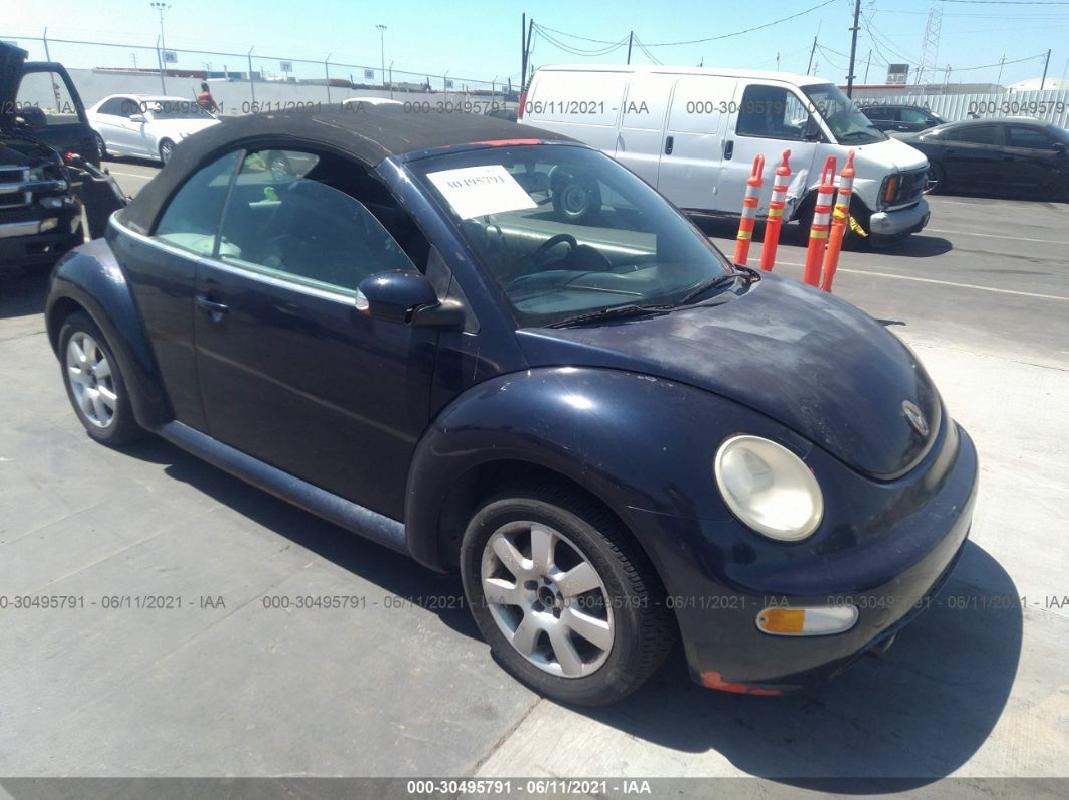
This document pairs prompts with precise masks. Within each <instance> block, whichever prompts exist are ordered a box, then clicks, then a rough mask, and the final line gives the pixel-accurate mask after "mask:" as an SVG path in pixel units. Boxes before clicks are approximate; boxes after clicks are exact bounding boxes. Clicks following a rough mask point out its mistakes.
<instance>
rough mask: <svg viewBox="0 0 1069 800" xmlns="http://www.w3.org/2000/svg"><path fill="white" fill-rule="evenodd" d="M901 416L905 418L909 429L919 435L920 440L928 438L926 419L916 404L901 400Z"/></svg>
mask: <svg viewBox="0 0 1069 800" xmlns="http://www.w3.org/2000/svg"><path fill="white" fill-rule="evenodd" d="M902 414H903V416H905V418H906V421H907V422H908V423H909V425H910V427H911V428H913V430H915V431H916V432H917V433H918V434H920V436H921V437H922V438H924V437H927V436H928V432H929V430H930V428H929V427H928V419H927V418H926V417H925V416H924V412H923V411H921V410H920V407H919V406H918V405H917V404H916V403H911V402H910V401H909V400H903V401H902Z"/></svg>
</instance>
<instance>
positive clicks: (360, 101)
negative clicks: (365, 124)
mask: <svg viewBox="0 0 1069 800" xmlns="http://www.w3.org/2000/svg"><path fill="white" fill-rule="evenodd" d="M341 104H342V105H343V106H345V107H347V108H350V109H355V110H357V111H359V110H360V109H361V108H364V107H365V106H403V105H404V103H402V102H401V101H400V100H391V99H390V98H389V97H378V96H377V95H357V96H356V97H350V98H348V99H346V100H342V102H341Z"/></svg>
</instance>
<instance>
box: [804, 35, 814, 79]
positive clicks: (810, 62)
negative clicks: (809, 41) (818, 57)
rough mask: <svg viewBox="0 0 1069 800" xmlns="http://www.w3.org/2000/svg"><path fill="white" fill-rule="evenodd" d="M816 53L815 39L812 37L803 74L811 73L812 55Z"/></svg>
mask: <svg viewBox="0 0 1069 800" xmlns="http://www.w3.org/2000/svg"><path fill="white" fill-rule="evenodd" d="M815 52H817V37H816V36H814V37H813V46H812V47H810V48H809V66H808V67H806V68H805V74H806V75H808V74H809V73H810V72H812V71H813V54H814V53H815Z"/></svg>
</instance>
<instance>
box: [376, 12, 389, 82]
mask: <svg viewBox="0 0 1069 800" xmlns="http://www.w3.org/2000/svg"><path fill="white" fill-rule="evenodd" d="M375 27H376V28H378V29H379V68H380V70H381V74H382V82H383V83H386V26H385V25H376V26H375Z"/></svg>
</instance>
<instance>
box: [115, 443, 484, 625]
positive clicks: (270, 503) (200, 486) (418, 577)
mask: <svg viewBox="0 0 1069 800" xmlns="http://www.w3.org/2000/svg"><path fill="white" fill-rule="evenodd" d="M124 451H125V452H126V453H127V455H130V456H132V457H134V458H138V459H141V460H144V461H150V462H153V463H157V464H164V465H166V466H165V467H164V472H165V473H166V474H167V475H169V476H170V477H172V478H174V479H175V480H178V481H182V482H183V483H186V484H188V485H189V486H192V487H194V488H195V489H197V490H198V491H200V492H203V493H204V494H205V495H207V496H208V497H211V498H212V499H214V500H215V501H217V502H219V503H221V504H223V505H225V506H227V507H228V508H230V509H232V510H234V511H236V512H237V513H239V514H241V515H243V516H245V517H247V518H248V519H250V520H252V521H253V522H255V523H257V524H259V525H261V526H263V527H264V528H266V529H267V530H269V531H271V532H272V533H276V534H278V535H279V536H283V537H285V538H286V539H289V540H290V541H291V542H293V543H294V544H296V545H299V546H300V547H303V548H305V549H307V550H310V551H312V552H313V553H316V554H317V555H319V556H321V557H323V558H325V559H327V560H328V561H331V562H332V563H334V564H337V565H338V566H339V567H341V568H343V569H345V570H348V571H349V572H351V573H353V574H354V575H359V576H360V577H362V578H364V579H366V580H367V581H369V582H371V583H373V584H375V585H377V586H379V587H381V588H382V590H383V592H384V593H385V594H389V595H392V596H395V597H402V598H405V599H406V600H409V601H410V602H412V603H414V604H422V605H424V606H425V607H427V609H428V610H430V611H433V612H435V613H436V614H437V615H438V616H439V618H440V619H441V620H442V622H443V623H444V624H445V625H447V626H448V627H449V628H451V629H453V630H455V631H457V632H458V633H462V634H464V635H466V636H470V637H472V638H476V639H479V638H480V634H479V629H478V627H477V626H476V624H475V620H474V619H473V618H472V616H471V614H470V612H469V611H468V609H467V601H466V600H465V598H464V587H463V584H462V583H461V580H460V576H459V575H442V574H439V573H436V572H433V571H431V570H429V569H427V568H425V567H423V566H421V565H419V564H417V563H416V562H415V561H413V560H412V559H410V558H408V557H406V556H403V555H401V554H399V553H395V552H394V551H392V550H390V549H388V548H386V547H383V546H381V545H378V544H375V543H374V542H371V541H369V540H367V539H364V538H362V537H360V536H359V535H357V534H355V533H351V532H349V531H347V530H345V529H344V528H340V527H338V526H337V525H334V524H333V523H330V522H327V521H326V520H323V519H320V518H319V517H317V516H315V515H314V514H310V513H308V512H307V511H303V510H301V509H299V508H297V507H296V506H293V505H290V504H289V503H287V502H285V501H283V500H279V499H278V498H276V497H274V496H272V495H270V494H267V493H266V492H263V491H261V490H260V489H257V488H255V487H253V486H250V485H249V484H247V483H245V482H244V481H242V480H240V479H238V478H235V477H234V476H232V475H231V474H230V473H228V472H225V471H223V470H221V469H218V468H217V467H214V466H212V465H211V464H208V463H207V462H205V461H202V460H201V459H199V458H197V457H196V456H193V455H190V454H189V453H187V452H185V451H184V450H182V449H180V448H179V447H177V446H175V445H172V444H170V443H169V442H167V441H165V440H163V439H160V438H158V437H151V438H149V439H146V440H144V441H142V442H138V443H136V444H133V445H131V446H129V447H126V448H124ZM432 606H433V607H432Z"/></svg>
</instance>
